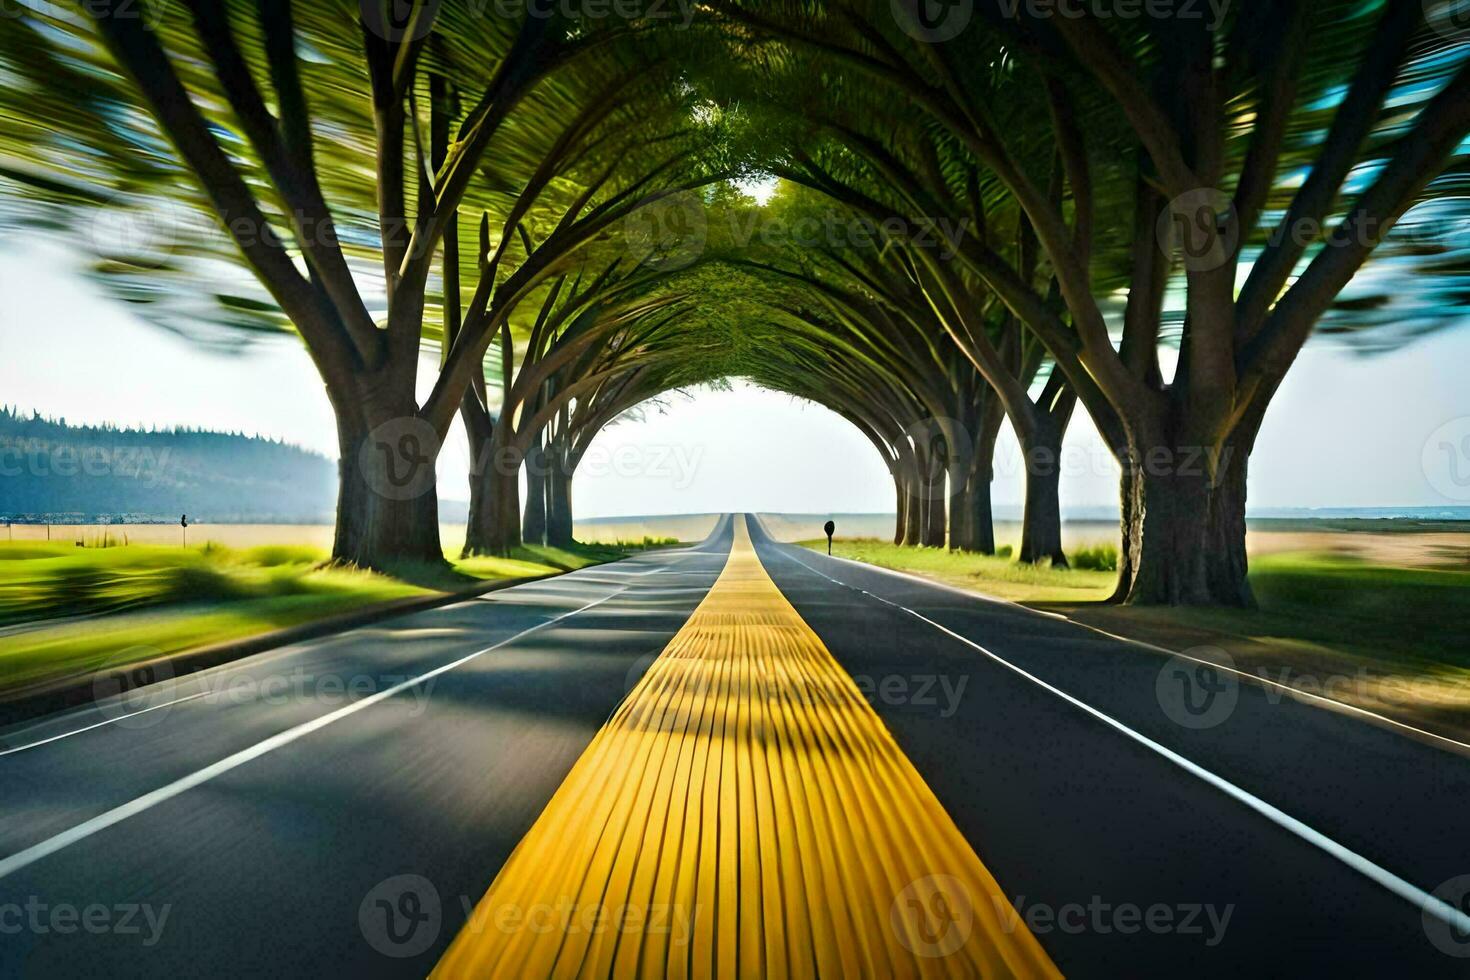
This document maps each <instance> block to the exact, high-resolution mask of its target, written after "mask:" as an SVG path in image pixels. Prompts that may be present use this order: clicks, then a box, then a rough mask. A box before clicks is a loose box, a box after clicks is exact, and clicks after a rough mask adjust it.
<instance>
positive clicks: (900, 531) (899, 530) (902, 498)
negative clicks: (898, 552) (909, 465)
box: [893, 471, 909, 544]
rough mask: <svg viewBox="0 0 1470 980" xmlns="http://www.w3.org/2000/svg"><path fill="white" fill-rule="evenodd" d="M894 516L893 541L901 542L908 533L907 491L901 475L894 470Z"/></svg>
mask: <svg viewBox="0 0 1470 980" xmlns="http://www.w3.org/2000/svg"><path fill="white" fill-rule="evenodd" d="M893 496H894V502H893V507H894V517H893V543H894V544H903V542H904V539H905V538H906V537H907V535H908V523H907V521H908V502H909V501H908V497H909V495H908V491H907V490H906V489H905V488H904V484H903V477H902V476H901V475H899V473H897V472H896V471H895V473H894V475H893Z"/></svg>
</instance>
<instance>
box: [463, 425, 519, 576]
mask: <svg viewBox="0 0 1470 980" xmlns="http://www.w3.org/2000/svg"><path fill="white" fill-rule="evenodd" d="M497 443H498V439H497V438H496V437H492V438H491V439H490V440H488V441H487V442H486V443H484V445H487V446H488V447H489V449H488V451H487V452H485V453H484V454H483V456H482V457H480V458H477V459H476V463H475V465H474V466H472V467H471V469H470V518H469V523H468V524H467V525H466V527H465V540H464V554H465V555H501V556H504V555H508V554H510V553H511V551H513V550H514V549H515V548H518V547H520V544H521V487H520V474H521V467H520V464H521V462H522V460H523V458H524V457H523V455H522V454H520V453H519V452H517V451H516V450H515V449H514V447H505V446H503V445H498V444H497Z"/></svg>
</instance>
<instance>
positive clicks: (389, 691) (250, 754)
mask: <svg viewBox="0 0 1470 980" xmlns="http://www.w3.org/2000/svg"><path fill="white" fill-rule="evenodd" d="M638 574H648V573H647V572H640V573H638ZM629 588H630V586H627V585H625V586H623V587H622V588H620V589H616V590H614V591H612V592H609V593H608V594H607V595H605V596H603V597H602V598H600V599H595V600H593V601H592V602H589V603H587V604H586V605H584V606H581V607H580V608H577V609H571V610H568V611H567V612H564V613H561V614H559V615H557V616H553V617H552V618H551V619H548V620H545V621H544V622H540V623H537V624H536V625H535V626H531V627H529V628H527V629H523V630H521V631H520V632H519V633H517V634H515V635H514V636H511V637H507V638H506V639H504V640H501V641H500V642H499V643H494V644H492V645H490V646H488V647H485V648H484V649H482V650H476V651H475V652H474V653H471V654H467V655H466V656H463V657H460V658H459V659H458V660H454V661H451V662H450V663H447V664H444V665H442V666H439V667H436V668H434V669H433V670H430V671H426V672H424V673H422V674H420V675H419V676H417V677H413V678H410V679H409V680H406V681H403V682H402V683H400V684H395V685H394V686H393V687H389V688H385V689H384V690H381V691H379V692H378V693H376V694H372V695H369V696H368V697H365V698H363V699H362V700H361V701H354V702H353V703H352V704H349V705H345V706H343V707H341V708H338V709H337V710H336V711H333V712H330V713H328V714H325V715H322V716H321V717H320V718H314V719H312V720H311V721H308V722H303V723H302V724H300V725H297V726H296V727H295V728H289V729H287V730H286V731H284V732H281V733H280V734H277V735H272V736H271V737H270V738H268V739H265V740H264V741H262V742H257V743H256V744H255V745H252V746H250V747H249V748H248V749H241V750H240V751H239V752H236V753H234V754H233V755H229V756H226V757H225V758H223V759H221V760H219V761H218V762H216V763H213V764H212V765H208V766H205V767H204V768H203V769H200V770H198V771H197V772H193V773H190V774H189V775H187V776H183V777H181V778H179V779H176V780H174V781H173V782H171V783H169V784H168V785H166V786H161V787H159V788H158V789H156V790H153V791H152V792H150V793H144V794H143V795H142V796H139V797H137V798H136V799H133V800H130V801H129V802H127V803H123V804H121V805H120V806H116V807H113V808H112V809H111V810H108V811H107V812H105V813H100V814H98V815H97V816H95V817H93V818H91V819H90V820H85V821H83V822H82V823H79V824H77V825H76V826H75V827H72V828H71V829H69V830H64V831H62V832H61V833H59V834H57V835H56V836H54V837H49V838H47V839H46V840H43V841H41V842H40V843H38V844H33V845H31V846H30V847H28V848H26V849H25V850H23V851H18V852H16V853H15V854H12V855H10V856H9V857H7V858H4V859H0V879H3V878H6V877H8V876H10V875H12V874H14V873H15V872H17V871H20V870H21V869H22V868H26V867H28V866H30V865H32V864H35V863H36V862H37V861H39V860H41V859H42V858H44V857H46V856H47V855H50V854H55V853H56V852H57V851H59V850H62V849H63V848H66V847H69V846H71V845H72V844H75V843H77V842H78V841H82V840H86V839H87V838H88V837H91V836H92V835H93V834H96V833H98V832H99V831H102V830H106V829H107V828H108V827H111V826H113V825H114V824H117V823H121V822H122V821H124V820H126V819H127V818H128V817H132V816H136V815H138V814H140V813H143V812H144V811H146V810H150V809H152V808H153V807H155V806H157V805H158V804H160V803H163V802H166V801H167V800H171V799H173V798H174V797H175V796H178V795H179V794H181V793H184V792H186V791H187V790H191V789H193V788H194V787H196V786H200V785H202V784H204V783H207V782H209V781H210V780H211V779H214V778H215V777H216V776H222V775H224V774H225V773H227V772H230V771H231V770H233V769H238V768H239V767H241V766H243V765H245V763H247V762H252V761H254V760H255V759H258V758H260V757H261V756H263V755H266V754H268V753H270V752H274V751H275V750H276V749H279V748H282V747H284V746H287V745H290V744H291V743H292V742H295V741H297V740H298V739H300V738H302V737H304V736H306V735H310V734H311V733H312V732H315V731H318V730H319V729H322V728H325V727H327V726H328V725H330V724H332V723H333V722H336V721H341V720H342V719H343V718H346V717H349V716H350V715H354V714H356V713H357V712H359V711H362V710H363V709H364V708H367V707H369V706H371V705H374V704H377V703H378V702H379V701H383V700H386V699H388V698H391V697H393V696H394V695H396V694H401V693H402V692H404V691H406V690H408V689H409V688H411V687H414V686H416V685H418V684H422V683H423V682H424V681H426V680H429V679H431V678H434V677H438V676H439V675H440V674H445V673H448V672H449V671H451V670H454V669H455V668H456V667H461V666H463V665H465V664H467V663H469V662H470V661H471V660H474V659H475V658H477V657H481V656H484V655H485V654H487V653H491V652H493V651H495V650H499V649H500V648H501V647H503V646H507V645H508V644H511V643H514V642H516V641H517V640H519V639H521V638H523V637H525V636H528V635H530V634H531V633H535V632H538V631H540V630H543V629H546V628H547V627H548V626H554V625H555V624H557V623H559V622H561V621H562V620H564V619H567V618H569V617H571V616H575V615H577V614H578V613H584V612H586V611H587V610H589V609H591V608H593V607H594V606H600V605H602V604H603V603H604V602H607V601H608V600H609V599H613V598H615V597H617V596H620V595H622V594H623V593H624V592H626V591H627V590H628V589H629Z"/></svg>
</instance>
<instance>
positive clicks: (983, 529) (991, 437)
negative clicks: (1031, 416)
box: [949, 398, 1005, 555]
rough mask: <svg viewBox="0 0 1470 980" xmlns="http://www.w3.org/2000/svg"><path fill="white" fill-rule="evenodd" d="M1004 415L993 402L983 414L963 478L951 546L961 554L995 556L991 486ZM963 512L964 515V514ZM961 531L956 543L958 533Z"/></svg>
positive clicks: (953, 515)
mask: <svg viewBox="0 0 1470 980" xmlns="http://www.w3.org/2000/svg"><path fill="white" fill-rule="evenodd" d="M1004 420H1005V413H1004V412H1003V411H1001V410H1000V408H999V402H998V401H996V400H995V399H993V398H992V399H991V402H990V403H989V404H988V405H987V407H986V409H985V410H983V411H982V412H981V413H980V420H979V422H978V425H979V431H978V432H977V433H976V437H975V447H974V451H973V452H972V453H971V455H970V465H969V469H968V472H966V473H965V475H964V489H963V492H962V493H961V494H960V495H959V496H958V497H956V498H955V499H956V511H957V512H955V513H951V515H950V528H951V530H950V535H949V546H950V547H951V548H954V549H957V550H959V551H971V552H975V553H977V554H981V555H993V554H995V515H994V513H993V511H992V510H991V501H990V484H991V482H992V481H993V479H994V476H995V469H994V461H995V440H996V437H997V436H998V435H1000V426H1001V423H1002V422H1003V421H1004ZM961 512H962V513H961ZM956 528H958V529H959V531H960V538H959V540H956V539H955V529H956Z"/></svg>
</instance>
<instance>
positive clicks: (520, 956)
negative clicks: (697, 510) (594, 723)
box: [435, 518, 1060, 980]
mask: <svg viewBox="0 0 1470 980" xmlns="http://www.w3.org/2000/svg"><path fill="white" fill-rule="evenodd" d="M435 975H436V976H441V977H461V976H475V977H485V976H488V977H500V976H504V977H517V978H520V977H541V976H546V977H609V976H610V977H696V978H702V977H718V978H721V980H724V978H732V977H793V978H805V977H816V976H882V977H889V976H892V977H974V976H983V977H1057V976H1060V973H1059V972H1058V971H1057V969H1056V967H1055V966H1054V965H1053V964H1052V962H1051V960H1050V959H1049V958H1048V957H1047V955H1046V953H1045V952H1043V950H1042V949H1041V946H1040V944H1039V943H1037V941H1036V939H1035V937H1034V936H1032V935H1031V933H1030V932H1029V931H1028V930H1027V928H1026V926H1025V924H1024V923H1023V922H1021V921H1020V919H1019V917H1018V916H1017V915H1016V914H1015V912H1014V911H1013V910H1012V909H1011V906H1010V903H1009V902H1008V901H1007V900H1006V897H1005V894H1004V892H1002V891H1001V890H1000V886H999V885H998V884H997V883H996V881H995V879H994V878H993V877H992V876H991V874H990V872H989V871H987V870H986V868H985V866H984V865H983V864H981V863H980V859H979V857H977V856H976V854H975V852H974V850H973V849H972V848H971V847H970V845H969V843H968V842H967V841H966V840H965V838H964V836H963V835H962V834H961V833H960V831H959V828H957V827H956V826H955V824H954V821H953V820H951V819H950V817H949V814H948V813H946V812H945V810H944V807H943V806H941V805H940V803H939V800H938V799H937V798H936V797H935V796H934V794H933V792H932V791H931V790H930V789H929V787H928V785H927V784H925V782H924V780H923V778H922V777H921V776H920V775H919V773H918V771H917V770H915V769H914V767H913V764H912V763H911V762H909V760H908V758H907V757H906V756H905V755H904V754H903V752H902V751H901V750H900V749H899V747H898V745H897V743H895V742H894V740H893V737H892V735H890V734H889V732H888V730H887V729H886V728H885V727H884V725H883V722H882V721H881V720H880V719H879V718H878V716H877V714H875V713H874V711H873V709H872V708H871V707H869V705H868V703H867V702H866V701H865V700H864V699H863V696H862V693H861V692H860V691H859V690H858V687H857V685H856V684H855V683H854V682H853V680H852V678H850V677H849V676H848V675H847V673H846V672H845V671H844V670H843V669H842V667H841V666H840V665H838V663H837V661H836V660H834V659H833V657H832V655H831V653H829V652H828V651H827V648H826V647H825V646H824V645H823V644H822V641H821V640H820V639H819V638H818V637H817V635H816V633H814V632H812V629H811V627H809V626H807V624H806V622H805V621H804V620H802V618H801V616H800V615H799V614H798V613H797V611H796V610H795V609H794V608H793V607H792V606H791V603H790V602H788V601H787V600H786V597H785V596H784V595H782V594H781V591H780V590H779V589H778V588H777V587H776V584H775V582H773V581H772V580H771V577H770V576H769V575H768V574H767V573H766V570H765V568H764V567H763V566H762V565H761V562H760V558H759V557H758V556H757V555H756V553H755V549H754V548H753V547H752V546H751V543H750V535H749V532H748V531H747V529H746V525H745V521H744V519H743V518H742V519H737V520H736V521H735V542H734V546H733V547H732V549H731V551H730V557H729V559H728V561H727V562H726V564H725V568H724V570H723V571H722V572H721V574H720V577H719V579H718V580H717V581H716V582H715V585H714V587H713V588H712V589H711V590H710V591H709V593H708V594H707V595H706V596H705V597H704V600H703V601H702V602H701V603H700V604H699V606H698V608H696V609H695V611H694V613H693V615H692V616H691V617H690V618H689V621H688V622H687V623H685V624H684V627H683V628H682V629H681V630H679V632H678V633H677V634H676V635H675V636H674V638H673V639H672V640H670V641H669V645H668V646H667V647H666V648H665V649H664V651H663V653H662V655H660V656H659V658H658V659H657V660H655V661H654V663H653V665H652V666H651V667H650V668H649V670H648V672H647V673H646V674H645V675H644V677H643V679H642V680H641V681H639V683H638V685H637V686H636V687H634V689H633V690H632V692H631V693H630V694H629V695H628V697H627V698H626V699H625V700H624V701H623V703H622V704H621V705H620V706H619V707H618V709H617V711H616V712H614V714H613V716H612V718H611V719H609V721H608V723H607V724H606V725H604V726H603V727H602V729H601V730H600V731H599V732H598V733H597V735H596V737H594V738H593V740H592V743H591V744H590V745H588V746H587V750H586V751H585V752H584V753H583V754H582V756H581V758H579V759H578V760H577V763H576V765H574V766H573V767H572V770H571V772H570V773H568V774H567V778H566V780H565V781H564V782H563V783H562V785H561V786H560V787H559V788H558V789H557V791H556V793H555V794H554V795H553V796H552V798H551V801H550V802H549V803H548V804H547V805H546V809H545V810H544V811H543V812H542V814H541V816H540V817H539V818H538V819H537V820H536V823H535V824H534V825H533V826H532V827H531V829H530V831H529V832H528V833H527V834H526V836H525V838H524V839H522V841H521V842H520V844H519V845H518V846H517V847H516V849H515V851H514V852H513V853H512V854H511V856H510V860H508V861H507V862H506V864H505V867H504V868H502V869H501V871H500V874H499V875H498V876H496V878H495V881H494V882H493V883H492V884H491V885H490V889H489V891H487V892H486V893H485V896H484V898H482V899H481V900H480V902H479V904H478V905H476V907H475V909H474V911H473V913H472V914H471V916H470V919H469V921H468V922H467V923H466V924H465V927H464V928H463V930H462V931H461V932H460V934H459V935H458V936H457V937H456V938H455V940H454V942H453V944H451V946H450V947H449V950H448V952H446V953H445V955H444V958H443V959H442V960H441V961H440V962H439V965H438V967H437V968H436V970H435Z"/></svg>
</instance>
